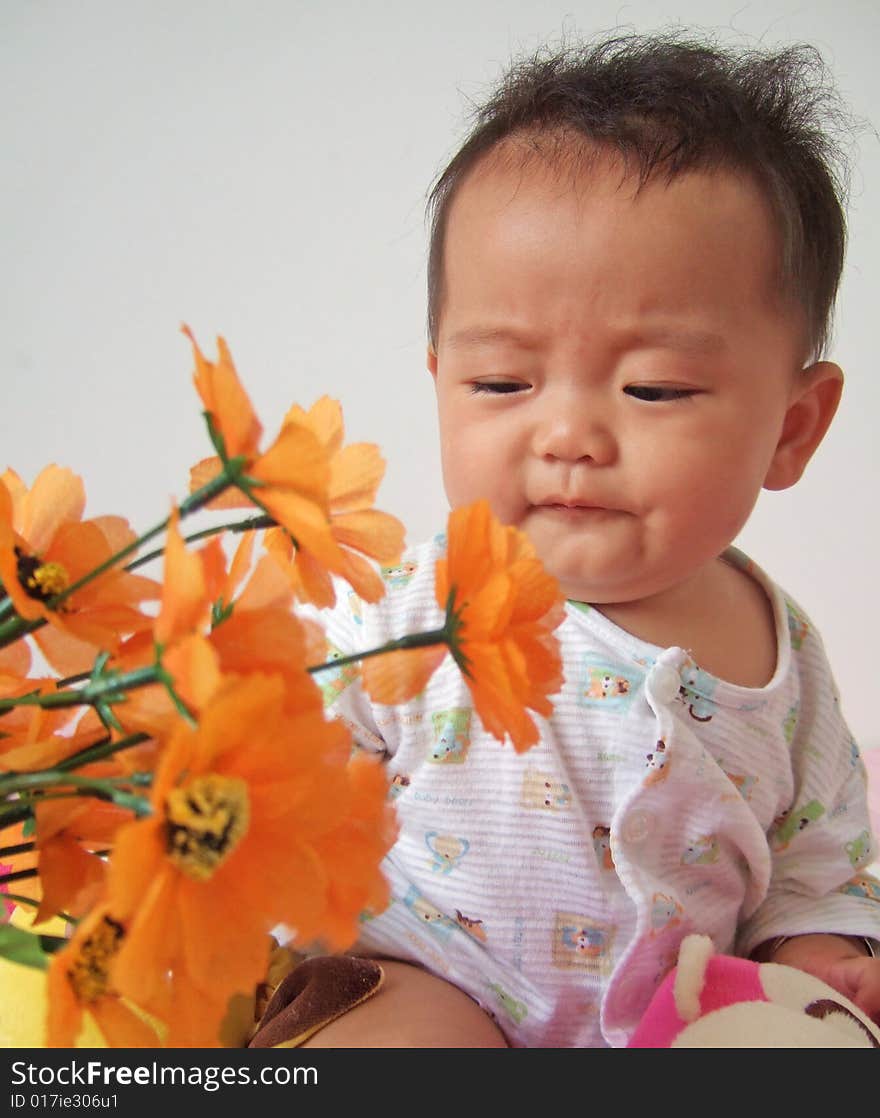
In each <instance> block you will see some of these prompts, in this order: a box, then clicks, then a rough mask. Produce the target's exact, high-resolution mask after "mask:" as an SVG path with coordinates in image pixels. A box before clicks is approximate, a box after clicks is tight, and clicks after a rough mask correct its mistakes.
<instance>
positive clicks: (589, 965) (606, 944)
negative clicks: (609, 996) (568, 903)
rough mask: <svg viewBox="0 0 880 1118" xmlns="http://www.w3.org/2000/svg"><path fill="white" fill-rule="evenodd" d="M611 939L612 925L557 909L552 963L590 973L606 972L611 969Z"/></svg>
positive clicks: (555, 965) (556, 965)
mask: <svg viewBox="0 0 880 1118" xmlns="http://www.w3.org/2000/svg"><path fill="white" fill-rule="evenodd" d="M613 939H614V929H613V927H609V926H607V925H605V924H599V923H597V922H596V921H595V920H592V919H591V918H590V917H589V916H581V915H579V914H578V913H575V912H557V913H556V925H555V928H554V933H553V965H554V967H560V968H564V969H567V970H582V971H587V972H588V973H590V974H597V975H598V974H607V973H608V972H609V971H610V969H611V944H612V941H613Z"/></svg>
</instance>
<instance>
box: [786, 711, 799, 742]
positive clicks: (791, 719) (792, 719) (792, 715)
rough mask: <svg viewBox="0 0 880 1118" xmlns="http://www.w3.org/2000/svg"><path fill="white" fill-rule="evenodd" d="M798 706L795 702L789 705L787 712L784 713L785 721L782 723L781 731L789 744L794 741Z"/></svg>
mask: <svg viewBox="0 0 880 1118" xmlns="http://www.w3.org/2000/svg"><path fill="white" fill-rule="evenodd" d="M798 707H799V704H798V703H795V704H794V706H792V707H790V708H789V711H788V714H786V716H785V721H784V722H783V723H782V732H783V734H784V735H785V740H786V742H787V743H788V744H789V745H791V743H792V742H793V741H794V732H795V730H796V729H797V721H798Z"/></svg>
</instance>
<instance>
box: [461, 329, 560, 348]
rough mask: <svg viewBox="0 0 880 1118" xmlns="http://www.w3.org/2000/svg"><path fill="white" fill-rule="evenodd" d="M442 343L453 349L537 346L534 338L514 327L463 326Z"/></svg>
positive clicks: (536, 340)
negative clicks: (489, 346)
mask: <svg viewBox="0 0 880 1118" xmlns="http://www.w3.org/2000/svg"><path fill="white" fill-rule="evenodd" d="M444 342H445V344H446V345H447V346H449V347H451V348H453V349H466V348H468V347H472V346H488V345H515V346H519V347H520V348H522V349H534V348H536V347H537V345H538V339H537V338H536V337H534V336H533V335H531V334H530V333H528V332H527V331H525V330H521V329H518V328H517V327H514V326H464V327H462V328H461V329H460V330H455V331H454V332H453V333H452V334H450V335H449V337H448V338H445V339H444Z"/></svg>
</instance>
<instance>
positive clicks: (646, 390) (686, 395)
mask: <svg viewBox="0 0 880 1118" xmlns="http://www.w3.org/2000/svg"><path fill="white" fill-rule="evenodd" d="M623 391H624V392H625V393H626V394H627V395H628V396H632V397H634V398H635V399H636V400H644V401H645V402H646V403H649V404H656V403H664V404H665V403H669V402H670V401H673V400H687V399H690V397H691V396H696V394H697V390H696V388H667V387H666V386H665V385H662V384H628V385H627V386H626V388H624V390H623Z"/></svg>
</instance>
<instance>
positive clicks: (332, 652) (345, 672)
mask: <svg viewBox="0 0 880 1118" xmlns="http://www.w3.org/2000/svg"><path fill="white" fill-rule="evenodd" d="M343 655H344V653H343V651H342V649H341V648H337V647H336V645H333V644H330V645H328V646H327V662H328V663H329V662H330V661H331V660H340V659H342V657H343ZM357 677H358V666H357V664H345V665H343V666H342V667H341V668H327V669H326V670H325V671H323V672H319V673H318V686H319V687H320V688H321V694H322V695H323V697H324V705H325V706H330V704H331V703H335V702H336V700H337V699H338V698H339V696H340V695H341V694H342V692H343V691H344V690H345V689H346V687H348V686H349V685H350V684H352V683H354V681H355V680H356V679H357Z"/></svg>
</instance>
